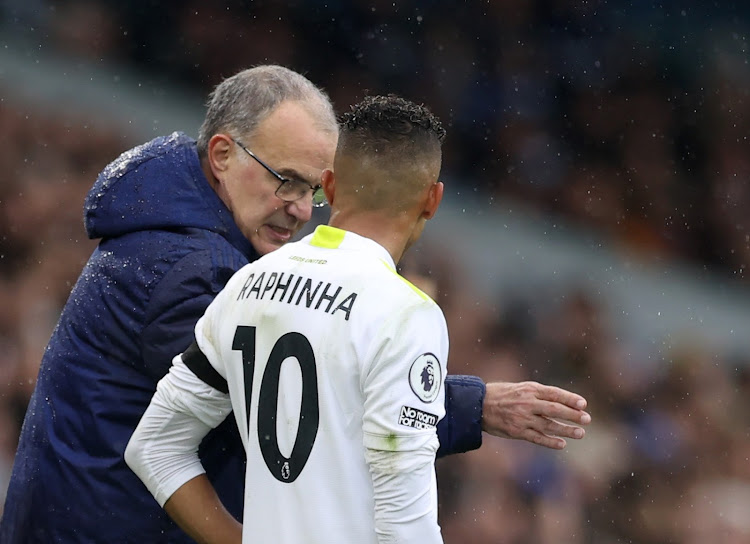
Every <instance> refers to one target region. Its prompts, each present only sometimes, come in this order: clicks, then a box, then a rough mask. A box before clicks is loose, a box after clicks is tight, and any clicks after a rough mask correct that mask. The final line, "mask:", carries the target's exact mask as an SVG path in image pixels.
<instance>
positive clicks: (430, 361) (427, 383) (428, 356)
mask: <svg viewBox="0 0 750 544" xmlns="http://www.w3.org/2000/svg"><path fill="white" fill-rule="evenodd" d="M442 372H443V371H442V369H441V368H440V362H439V361H438V360H437V357H435V356H434V355H433V354H432V353H423V354H422V355H420V356H419V357H417V358H416V359H415V361H414V362H413V363H412V364H411V368H410V369H409V385H410V386H411V390H412V391H414V394H415V395H416V396H417V398H419V400H421V401H422V402H425V403H430V402H432V401H434V400H435V399H436V398H437V396H438V393H439V392H440V385H441V384H442V383H443V376H442Z"/></svg>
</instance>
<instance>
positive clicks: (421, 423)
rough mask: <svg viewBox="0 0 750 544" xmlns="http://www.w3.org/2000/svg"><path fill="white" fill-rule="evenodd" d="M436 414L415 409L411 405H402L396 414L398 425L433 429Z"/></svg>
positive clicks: (436, 420) (436, 418) (436, 419)
mask: <svg viewBox="0 0 750 544" xmlns="http://www.w3.org/2000/svg"><path fill="white" fill-rule="evenodd" d="M437 422H438V416H436V415H435V414H431V413H429V412H423V411H422V410H417V409H416V408H412V407H411V406H402V407H401V414H400V415H399V416H398V423H399V425H404V426H405V427H411V428H413V429H433V428H434V427H435V425H437Z"/></svg>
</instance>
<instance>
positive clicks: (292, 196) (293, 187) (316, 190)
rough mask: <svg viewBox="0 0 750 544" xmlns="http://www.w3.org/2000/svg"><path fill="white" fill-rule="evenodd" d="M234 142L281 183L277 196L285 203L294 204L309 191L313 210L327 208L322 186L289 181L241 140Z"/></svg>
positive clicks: (296, 180)
mask: <svg viewBox="0 0 750 544" xmlns="http://www.w3.org/2000/svg"><path fill="white" fill-rule="evenodd" d="M232 141H233V142H234V143H236V144H237V145H238V146H240V147H241V148H242V150H243V151H244V152H245V153H247V154H248V155H250V156H251V157H252V158H253V159H255V160H256V161H258V164H260V165H261V166H262V167H263V168H265V169H266V170H268V171H269V172H270V173H271V175H272V176H273V177H275V178H276V179H277V180H279V181H280V182H281V185H279V188H278V189H276V196H277V197H279V198H280V199H281V200H283V201H284V202H294V201H295V200H299V199H300V198H302V197H304V196H305V195H306V194H307V193H308V191H312V205H313V208H320V207H323V206H325V205H326V204H327V203H328V202H327V201H326V195H325V193H324V192H323V186H322V185H315V186H314V187H313V186H312V185H310V184H309V183H308V182H306V181H304V180H301V179H289V178H285V177H284V176H282V175H281V174H279V173H278V172H277V171H276V170H274V169H273V168H271V167H270V166H268V165H267V164H266V163H265V162H263V161H262V160H260V159H259V158H258V157H257V156H256V155H255V153H253V152H252V151H250V150H249V149H248V148H247V147H245V145H244V144H243V143H242V142H240V141H239V140H235V139H234V138H232Z"/></svg>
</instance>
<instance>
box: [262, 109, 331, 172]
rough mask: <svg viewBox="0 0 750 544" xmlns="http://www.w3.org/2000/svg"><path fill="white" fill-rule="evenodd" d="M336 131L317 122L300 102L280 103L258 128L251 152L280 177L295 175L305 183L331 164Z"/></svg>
mask: <svg viewBox="0 0 750 544" xmlns="http://www.w3.org/2000/svg"><path fill="white" fill-rule="evenodd" d="M337 139H338V132H337V131H336V130H332V129H331V127H330V126H329V125H327V124H324V123H321V121H320V119H318V118H317V117H316V116H315V115H313V114H312V113H311V112H310V111H309V108H306V107H304V106H303V105H301V104H300V103H296V102H291V103H282V104H281V105H280V106H279V107H278V108H276V110H274V111H273V112H271V113H270V114H269V115H268V117H266V119H264V120H263V122H261V123H260V124H259V125H258V128H257V129H256V130H255V131H254V133H253V135H252V137H251V139H250V140H249V141H250V142H251V143H250V144H248V145H249V146H251V149H252V150H253V152H254V153H256V154H257V155H258V156H260V157H261V158H262V159H263V160H264V161H266V162H267V163H268V164H270V165H271V166H272V167H274V168H275V169H277V170H278V171H279V173H281V174H282V175H283V174H284V170H287V171H289V170H291V171H293V172H295V173H296V174H297V175H298V177H301V178H302V179H305V180H307V181H317V180H318V179H319V177H320V173H321V171H322V170H323V169H325V168H331V167H332V165H333V156H334V153H335V150H336V142H337Z"/></svg>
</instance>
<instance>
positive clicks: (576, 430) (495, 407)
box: [482, 382, 591, 450]
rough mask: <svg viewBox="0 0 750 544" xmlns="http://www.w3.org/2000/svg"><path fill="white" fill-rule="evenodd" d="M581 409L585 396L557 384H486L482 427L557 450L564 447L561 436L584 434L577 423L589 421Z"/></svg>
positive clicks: (584, 406)
mask: <svg viewBox="0 0 750 544" xmlns="http://www.w3.org/2000/svg"><path fill="white" fill-rule="evenodd" d="M584 408H586V399H584V398H583V397H582V396H580V395H576V394H575V393H571V392H569V391H566V390H564V389H560V388H559V387H553V386H549V385H542V384H540V383H537V382H520V383H510V382H493V383H488V384H487V393H486V394H485V397H484V404H483V408H482V410H483V412H482V430H483V431H485V432H487V433H490V434H492V435H495V436H500V437H502V438H516V439H519V440H527V441H528V442H532V443H534V444H538V445H540V446H544V447H546V448H551V449H556V450H561V449H563V448H564V447H565V440H564V438H561V437H566V438H583V436H584V434H586V433H585V431H584V430H583V428H582V427H580V426H579V425H586V424H588V423H590V422H591V416H590V415H589V414H587V413H586V412H584ZM563 422H567V423H563Z"/></svg>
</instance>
